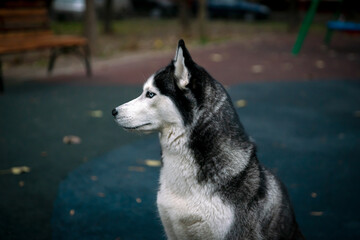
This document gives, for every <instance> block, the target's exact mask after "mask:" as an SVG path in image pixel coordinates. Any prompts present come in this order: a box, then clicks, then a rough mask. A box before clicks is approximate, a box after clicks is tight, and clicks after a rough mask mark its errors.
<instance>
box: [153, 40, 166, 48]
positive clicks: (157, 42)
mask: <svg viewBox="0 0 360 240" xmlns="http://www.w3.org/2000/svg"><path fill="white" fill-rule="evenodd" d="M162 47H164V42H163V41H162V40H161V39H156V40H155V41H154V48H156V49H160V48H162Z"/></svg>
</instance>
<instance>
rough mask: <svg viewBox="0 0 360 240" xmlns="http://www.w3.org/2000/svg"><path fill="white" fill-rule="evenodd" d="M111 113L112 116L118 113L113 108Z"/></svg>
mask: <svg viewBox="0 0 360 240" xmlns="http://www.w3.org/2000/svg"><path fill="white" fill-rule="evenodd" d="M111 113H112V115H113V116H114V117H116V115H117V114H118V111H117V110H116V109H115V108H114V109H113V110H112V112H111Z"/></svg>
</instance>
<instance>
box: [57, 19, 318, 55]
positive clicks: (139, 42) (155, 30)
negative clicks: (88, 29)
mask: <svg viewBox="0 0 360 240" xmlns="http://www.w3.org/2000/svg"><path fill="white" fill-rule="evenodd" d="M102 27H103V25H102V24H101V22H100V23H99V24H98V30H99V33H100V34H99V37H98V44H97V46H98V49H97V52H96V53H95V56H97V57H103V58H104V57H110V56H112V55H116V54H118V53H122V52H124V51H126V52H127V51H138V50H146V51H148V50H159V49H172V48H173V46H174V44H176V42H177V40H178V39H179V38H183V36H181V29H180V25H179V22H178V20H177V19H149V18H133V19H124V20H117V21H114V22H113V29H114V32H113V33H112V34H110V35H109V34H107V35H106V34H104V33H103V29H102ZM52 29H53V31H54V32H55V33H56V34H74V35H82V32H83V24H82V22H53V23H52ZM312 29H313V30H315V31H325V26H322V25H316V24H314V25H313V26H312ZM197 30H198V28H197V26H196V21H194V22H193V23H192V25H191V29H190V33H191V34H190V35H189V36H186V38H185V39H186V41H187V43H188V44H195V45H204V44H209V43H218V42H224V41H228V40H234V39H236V40H241V39H245V40H246V39H248V38H249V37H261V34H262V33H264V34H269V33H274V34H277V33H285V32H286V31H287V23H286V22H280V21H255V22H251V23H249V22H244V21H238V20H210V21H208V30H207V37H206V40H205V41H204V39H201V38H200V36H199V33H198V31H197Z"/></svg>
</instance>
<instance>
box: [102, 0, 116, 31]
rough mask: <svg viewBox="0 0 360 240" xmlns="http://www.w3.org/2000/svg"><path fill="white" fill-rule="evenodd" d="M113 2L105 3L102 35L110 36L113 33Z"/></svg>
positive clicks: (109, 0)
mask: <svg viewBox="0 0 360 240" xmlns="http://www.w3.org/2000/svg"><path fill="white" fill-rule="evenodd" d="M113 4H114V1H113V0H106V1H105V11H104V33H105V34H111V33H113V32H114V29H113V25H112V23H113Z"/></svg>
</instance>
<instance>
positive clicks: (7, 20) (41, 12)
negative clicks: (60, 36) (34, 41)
mask: <svg viewBox="0 0 360 240" xmlns="http://www.w3.org/2000/svg"><path fill="white" fill-rule="evenodd" d="M32 34H36V35H41V34H51V31H50V19H49V15H48V9H47V1H45V0H32V1H31V0H27V1H25V0H5V1H4V0H1V1H0V38H6V37H8V36H14V35H21V36H23V35H32Z"/></svg>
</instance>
